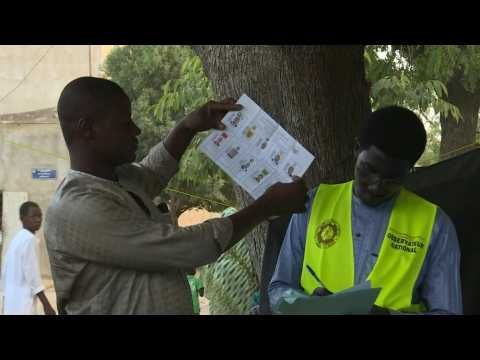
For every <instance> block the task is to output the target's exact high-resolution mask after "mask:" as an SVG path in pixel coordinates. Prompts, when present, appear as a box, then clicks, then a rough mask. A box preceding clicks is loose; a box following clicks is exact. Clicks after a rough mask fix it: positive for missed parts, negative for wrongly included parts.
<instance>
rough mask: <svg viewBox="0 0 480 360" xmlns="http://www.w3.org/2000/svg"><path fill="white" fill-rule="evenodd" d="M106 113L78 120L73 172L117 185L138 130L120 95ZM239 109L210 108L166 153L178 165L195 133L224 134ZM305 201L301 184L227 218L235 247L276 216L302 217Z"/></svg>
mask: <svg viewBox="0 0 480 360" xmlns="http://www.w3.org/2000/svg"><path fill="white" fill-rule="evenodd" d="M87 105H88V103H87ZM107 108H108V111H107V112H104V113H99V112H97V113H95V112H93V113H90V115H83V116H82V117H81V118H79V119H76V121H75V125H74V130H73V135H72V140H71V141H70V143H69V144H68V149H69V153H70V160H71V168H72V169H74V170H78V171H82V172H85V173H89V174H92V175H95V176H97V177H101V178H104V179H108V180H113V181H117V180H118V179H117V176H116V175H115V168H116V167H117V166H119V165H121V164H125V163H130V162H133V161H134V160H135V151H136V149H137V146H138V140H137V136H138V135H140V129H139V128H138V127H137V126H136V125H135V123H134V122H133V120H132V118H131V106H130V100H129V99H128V97H127V95H126V94H124V93H122V94H119V95H118V96H117V97H116V99H115V100H114V101H113V102H112V104H111V106H108V107H107ZM241 109H242V106H241V105H236V104H235V101H234V100H233V99H225V100H223V101H221V102H213V101H210V102H208V103H206V104H205V105H203V106H202V107H200V108H199V109H197V110H196V111H193V112H192V113H190V114H189V115H187V116H186V117H185V118H184V119H183V120H182V121H180V122H179V123H178V124H177V125H176V126H175V127H174V128H173V129H172V130H171V131H170V133H169V135H168V136H167V138H166V139H165V141H164V145H165V148H166V149H167V151H168V152H169V153H170V154H171V155H172V157H173V158H175V159H176V160H177V161H180V159H181V157H182V155H183V154H184V152H185V150H186V149H187V147H188V145H189V144H190V143H191V141H192V139H193V137H194V136H195V135H196V134H197V133H199V132H202V131H205V130H209V129H220V130H223V129H224V125H223V124H222V123H221V119H222V118H223V117H224V116H225V114H226V113H227V112H228V111H239V110H241ZM86 113H89V112H88V111H86ZM306 201H307V188H306V185H305V183H304V182H303V180H301V179H298V180H296V181H295V182H293V183H289V184H283V183H277V184H275V185H273V186H271V187H270V188H269V189H268V190H267V191H266V192H265V194H264V195H263V196H261V197H260V198H259V199H257V200H256V201H254V202H253V203H252V204H250V205H249V206H247V207H246V208H244V209H242V210H240V211H238V212H237V213H235V214H233V215H231V216H230V217H229V218H230V220H231V221H232V223H233V234H232V242H231V246H233V245H234V244H235V243H236V242H238V241H239V240H241V239H242V238H243V237H244V236H245V235H246V234H247V233H248V232H250V231H251V230H252V229H253V228H254V227H255V226H257V225H258V224H260V223H261V222H262V221H264V220H267V219H268V218H270V217H272V216H281V215H285V214H289V213H292V212H304V211H305V203H306Z"/></svg>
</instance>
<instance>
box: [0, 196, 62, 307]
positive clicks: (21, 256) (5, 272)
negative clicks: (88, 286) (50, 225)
mask: <svg viewBox="0 0 480 360" xmlns="http://www.w3.org/2000/svg"><path fill="white" fill-rule="evenodd" d="M20 220H21V222H22V225H23V228H22V229H21V230H20V231H19V232H17V233H16V234H15V236H14V238H13V239H12V241H11V243H10V246H9V247H8V250H7V253H6V255H5V262H4V264H3V269H2V279H1V285H0V286H1V290H2V292H3V294H4V302H3V313H4V314H5V315H36V304H37V297H38V298H39V299H40V301H41V302H42V305H43V309H44V311H45V314H47V315H55V310H53V308H52V306H51V305H50V303H49V302H48V299H47V297H46V296H45V294H44V290H45V287H44V286H43V284H42V278H41V276H40V268H39V262H38V257H37V244H38V242H39V240H38V239H37V238H36V237H35V232H37V231H38V229H40V227H41V225H42V211H41V210H40V207H39V206H38V204H36V203H34V202H31V201H27V202H25V203H23V204H22V205H21V206H20Z"/></svg>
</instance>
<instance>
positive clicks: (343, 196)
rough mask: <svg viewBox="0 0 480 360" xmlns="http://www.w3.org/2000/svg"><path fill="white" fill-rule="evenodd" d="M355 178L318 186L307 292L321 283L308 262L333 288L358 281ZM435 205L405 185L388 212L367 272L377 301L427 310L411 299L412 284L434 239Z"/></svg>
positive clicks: (307, 257)
mask: <svg viewBox="0 0 480 360" xmlns="http://www.w3.org/2000/svg"><path fill="white" fill-rule="evenodd" d="M352 186H353V181H350V182H347V183H343V184H335V185H327V184H322V185H321V186H319V187H318V190H317V193H316V195H315V199H314V201H313V204H312V211H311V214H310V219H309V221H308V228H307V238H306V243H305V254H304V258H303V267H302V275H301V280H300V284H301V286H302V287H303V289H304V290H305V292H306V293H307V294H312V292H313V290H314V289H315V288H317V287H319V285H318V282H317V281H316V280H315V278H314V277H313V276H312V274H311V273H310V272H309V271H308V270H307V268H306V266H307V265H309V266H310V268H311V269H313V271H314V272H315V274H316V275H317V277H318V278H319V279H320V280H321V282H322V283H323V284H324V285H325V287H326V288H327V289H328V290H330V291H331V292H333V293H335V292H339V291H342V290H344V289H347V288H349V287H352V286H353V285H354V278H355V277H354V257H353V240H352V209H351V206H352ZM436 211H437V206H436V205H434V204H432V203H430V202H428V201H426V200H424V199H422V198H421V197H419V196H417V195H415V194H413V193H412V192H410V191H407V190H406V189H403V188H402V190H401V191H400V194H399V195H398V197H397V199H396V200H395V204H394V206H393V209H392V213H391V214H390V220H389V223H388V227H387V231H386V233H385V237H384V239H383V243H382V246H381V249H380V253H379V255H378V260H377V262H376V264H375V266H374V267H373V269H372V272H371V273H370V275H369V276H368V278H367V280H370V281H371V285H372V287H380V288H382V290H381V291H380V294H379V296H378V297H377V300H376V301H375V304H376V305H377V306H380V307H383V308H387V309H392V310H397V311H408V312H419V311H425V306H424V305H423V304H413V303H412V295H413V289H414V286H415V283H416V280H417V277H418V274H419V273H420V270H421V268H422V264H423V261H424V259H425V255H426V253H427V250H428V245H429V243H430V237H431V234H432V229H433V224H434V222H435V216H436Z"/></svg>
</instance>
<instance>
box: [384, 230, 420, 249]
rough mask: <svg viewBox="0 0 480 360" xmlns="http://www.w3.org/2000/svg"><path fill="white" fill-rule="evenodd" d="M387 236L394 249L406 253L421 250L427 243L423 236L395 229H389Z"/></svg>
mask: <svg viewBox="0 0 480 360" xmlns="http://www.w3.org/2000/svg"><path fill="white" fill-rule="evenodd" d="M387 238H388V239H389V240H390V246H391V247H392V248H393V249H395V250H399V251H402V252H404V253H417V252H418V251H419V250H423V247H424V245H425V244H424V242H423V238H422V237H421V236H410V235H407V234H402V233H400V232H398V231H396V230H393V229H390V230H389V232H388V233H387Z"/></svg>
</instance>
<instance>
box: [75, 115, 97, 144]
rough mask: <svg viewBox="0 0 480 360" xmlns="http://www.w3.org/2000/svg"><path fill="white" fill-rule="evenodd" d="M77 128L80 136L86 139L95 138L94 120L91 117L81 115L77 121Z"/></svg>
mask: <svg viewBox="0 0 480 360" xmlns="http://www.w3.org/2000/svg"><path fill="white" fill-rule="evenodd" d="M77 130H78V131H79V133H80V136H81V137H83V138H85V139H92V138H93V121H92V120H91V117H89V116H84V117H81V118H80V119H79V120H78V122H77Z"/></svg>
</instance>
